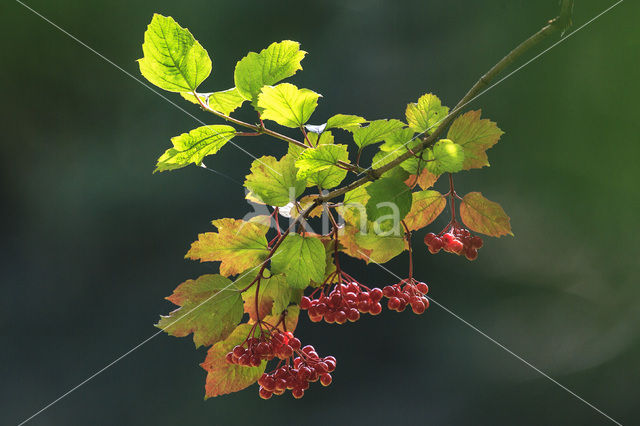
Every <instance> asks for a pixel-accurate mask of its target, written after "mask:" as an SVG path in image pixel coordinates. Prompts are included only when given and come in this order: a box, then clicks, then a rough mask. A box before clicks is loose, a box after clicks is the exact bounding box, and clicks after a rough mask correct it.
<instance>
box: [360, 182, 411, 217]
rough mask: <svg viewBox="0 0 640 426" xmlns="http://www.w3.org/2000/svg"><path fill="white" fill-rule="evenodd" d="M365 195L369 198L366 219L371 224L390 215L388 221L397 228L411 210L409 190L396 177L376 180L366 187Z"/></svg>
mask: <svg viewBox="0 0 640 426" xmlns="http://www.w3.org/2000/svg"><path fill="white" fill-rule="evenodd" d="M367 193H368V194H369V196H370V198H369V200H368V201H367V218H368V220H369V221H371V222H375V221H377V220H378V219H381V218H383V217H390V215H391V216H392V217H391V218H390V219H389V220H390V221H391V223H392V224H393V225H394V226H397V225H399V222H400V221H401V220H402V219H403V218H404V217H405V216H406V215H407V213H409V211H410V210H411V201H412V199H411V189H410V188H409V187H408V186H407V185H405V183H404V181H403V180H401V179H399V178H397V177H384V178H381V179H378V180H376V181H375V182H373V183H371V185H369V186H367ZM385 222H388V221H385ZM381 226H382V224H381ZM385 229H388V228H387V227H385Z"/></svg>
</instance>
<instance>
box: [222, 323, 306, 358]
mask: <svg viewBox="0 0 640 426" xmlns="http://www.w3.org/2000/svg"><path fill="white" fill-rule="evenodd" d="M245 344H246V346H247V347H246V348H245V347H244V345H245ZM300 346H301V343H300V340H298V339H297V338H295V337H293V334H292V333H291V332H289V331H286V332H281V331H279V330H277V329H276V331H274V333H273V334H272V333H268V332H265V333H263V334H262V335H261V336H260V338H256V337H250V338H248V339H247V340H245V341H244V343H242V344H241V345H237V346H236V347H234V348H233V350H232V351H231V352H229V353H228V354H227V362H229V363H230V364H237V365H244V366H247V367H249V366H250V367H257V366H259V365H260V363H261V362H262V361H263V360H266V361H271V360H272V359H274V358H280V359H287V358H289V357H291V356H293V354H294V352H295V351H297V350H298V349H300Z"/></svg>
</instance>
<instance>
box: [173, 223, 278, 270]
mask: <svg viewBox="0 0 640 426" xmlns="http://www.w3.org/2000/svg"><path fill="white" fill-rule="evenodd" d="M212 223H213V225H214V226H215V227H216V228H218V232H206V233H204V234H199V235H198V240H197V241H195V242H194V243H193V244H191V249H190V250H189V252H188V253H187V255H186V256H185V257H187V258H189V259H193V260H200V261H201V262H216V261H219V262H221V264H220V273H221V274H222V275H224V276H229V275H237V274H239V273H241V272H244V271H246V270H247V269H250V268H253V267H255V266H257V265H260V264H261V263H262V262H264V261H265V260H266V258H267V254H268V253H269V248H268V246H267V238H266V237H265V235H266V233H267V231H268V230H269V227H268V226H266V225H264V224H261V223H257V222H246V221H244V220H240V219H218V220H214V221H213V222H212Z"/></svg>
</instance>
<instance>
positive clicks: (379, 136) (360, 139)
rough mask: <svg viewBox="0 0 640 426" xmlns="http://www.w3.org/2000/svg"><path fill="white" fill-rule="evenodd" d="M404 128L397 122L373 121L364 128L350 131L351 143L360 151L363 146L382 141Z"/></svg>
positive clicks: (401, 123)
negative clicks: (351, 134)
mask: <svg viewBox="0 0 640 426" xmlns="http://www.w3.org/2000/svg"><path fill="white" fill-rule="evenodd" d="M404 126H405V125H404V123H403V122H401V121H399V120H394V119H392V120H375V121H372V122H370V123H369V125H368V126H366V127H357V128H353V129H350V130H352V131H353V141H354V142H355V143H356V145H358V146H359V147H360V149H362V148H364V147H365V146H368V145H372V144H374V143H377V142H381V141H383V140H384V139H386V138H387V137H389V135H391V134H392V133H393V132H396V131H398V130H400V129H402V128H403V127H404Z"/></svg>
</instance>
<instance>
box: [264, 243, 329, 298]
mask: <svg viewBox="0 0 640 426" xmlns="http://www.w3.org/2000/svg"><path fill="white" fill-rule="evenodd" d="M271 269H272V271H273V273H276V274H282V273H283V274H285V275H286V276H287V283H289V285H290V286H291V287H293V288H299V289H304V288H306V287H307V286H308V285H309V281H314V282H322V279H323V277H324V269H325V251H324V246H323V245H322V242H321V241H320V240H319V239H317V238H313V237H303V236H301V235H298V234H290V235H287V237H286V238H285V239H284V241H283V242H282V244H280V247H278V249H277V250H276V252H275V253H274V255H273V257H272V258H271Z"/></svg>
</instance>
